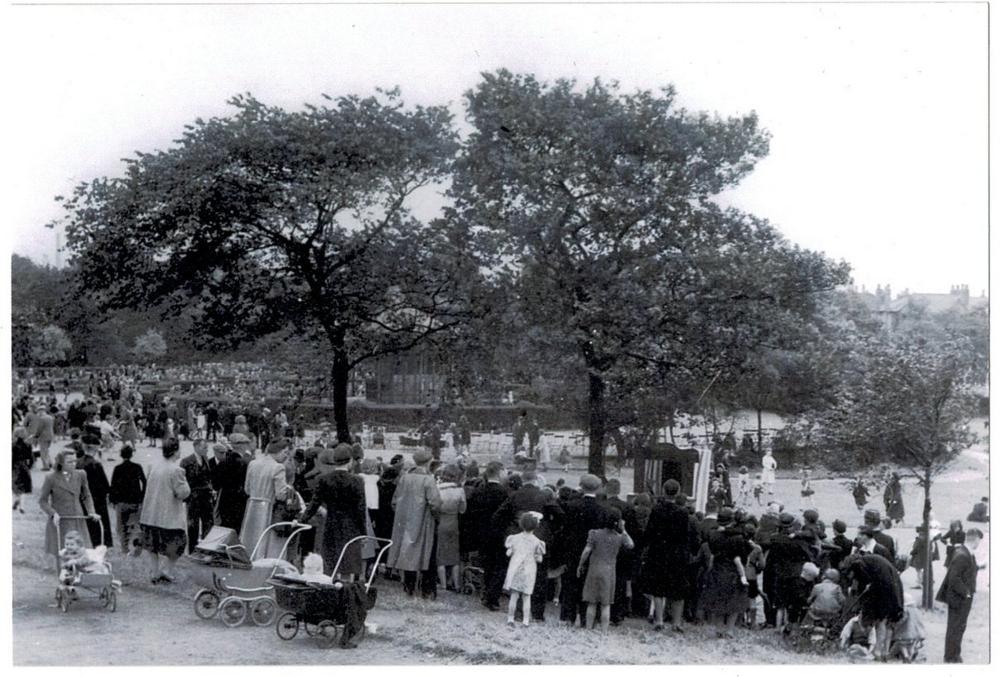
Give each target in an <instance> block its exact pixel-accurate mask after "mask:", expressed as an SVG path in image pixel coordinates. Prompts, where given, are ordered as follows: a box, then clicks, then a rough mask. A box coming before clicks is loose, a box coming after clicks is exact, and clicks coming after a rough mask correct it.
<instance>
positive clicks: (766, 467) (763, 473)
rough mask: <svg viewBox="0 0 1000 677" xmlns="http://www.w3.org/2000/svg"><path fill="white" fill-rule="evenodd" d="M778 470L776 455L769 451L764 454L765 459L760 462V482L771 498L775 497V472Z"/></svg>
mask: <svg viewBox="0 0 1000 677" xmlns="http://www.w3.org/2000/svg"><path fill="white" fill-rule="evenodd" d="M777 469H778V462H777V461H775V460H774V455H773V454H772V453H771V450H770V449H768V450H767V451H765V452H764V458H762V459H761V460H760V481H761V483H762V484H763V485H764V489H765V490H766V491H767V495H768V496H769V497H771V496H774V480H775V477H774V471H775V470H777Z"/></svg>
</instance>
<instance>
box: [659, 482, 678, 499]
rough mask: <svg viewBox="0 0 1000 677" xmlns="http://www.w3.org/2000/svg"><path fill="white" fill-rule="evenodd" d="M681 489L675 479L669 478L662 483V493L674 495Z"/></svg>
mask: <svg viewBox="0 0 1000 677" xmlns="http://www.w3.org/2000/svg"><path fill="white" fill-rule="evenodd" d="M680 490H681V484H680V482H678V481H677V480H675V479H669V480H667V481H666V482H664V483H663V493H665V494H666V495H667V496H676V495H677V493H678V492H679V491H680Z"/></svg>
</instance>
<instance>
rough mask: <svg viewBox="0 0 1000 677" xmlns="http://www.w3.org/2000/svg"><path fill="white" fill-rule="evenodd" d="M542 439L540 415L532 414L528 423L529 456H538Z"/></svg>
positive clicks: (535, 457)
mask: <svg viewBox="0 0 1000 677" xmlns="http://www.w3.org/2000/svg"><path fill="white" fill-rule="evenodd" d="M541 439H542V428H541V426H540V425H538V417H537V416H532V417H531V421H530V422H529V423H528V456H529V457H530V458H534V459H537V458H538V442H539V441H540V440H541Z"/></svg>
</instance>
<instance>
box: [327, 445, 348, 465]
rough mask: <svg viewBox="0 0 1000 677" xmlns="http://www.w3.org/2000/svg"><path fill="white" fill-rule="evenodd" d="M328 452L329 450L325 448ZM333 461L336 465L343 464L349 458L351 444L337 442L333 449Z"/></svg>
mask: <svg viewBox="0 0 1000 677" xmlns="http://www.w3.org/2000/svg"><path fill="white" fill-rule="evenodd" d="M327 451H328V452H329V450H327ZM331 455H332V456H333V462H334V463H335V464H337V465H343V464H344V463H347V462H348V461H350V460H351V445H349V444H338V445H337V446H336V447H335V448H334V449H333V453H332V454H331Z"/></svg>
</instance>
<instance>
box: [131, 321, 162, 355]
mask: <svg viewBox="0 0 1000 677" xmlns="http://www.w3.org/2000/svg"><path fill="white" fill-rule="evenodd" d="M132 354H133V355H135V357H136V359H138V360H139V361H140V362H156V361H158V360H160V359H162V358H163V356H164V355H166V354H167V342H166V340H164V338H163V335H162V334H160V332H158V331H156V330H155V329H149V330H147V331H146V333H145V334H143V335H142V336H136V337H135V343H134V344H133V346H132Z"/></svg>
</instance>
